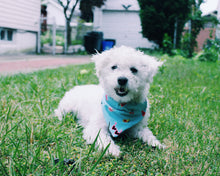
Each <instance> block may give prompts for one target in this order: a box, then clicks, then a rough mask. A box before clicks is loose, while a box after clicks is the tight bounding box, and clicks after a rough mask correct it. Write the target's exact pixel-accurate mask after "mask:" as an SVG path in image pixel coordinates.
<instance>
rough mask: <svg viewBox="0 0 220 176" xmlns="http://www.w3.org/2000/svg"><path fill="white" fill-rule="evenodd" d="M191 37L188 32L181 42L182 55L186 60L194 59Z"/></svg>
mask: <svg viewBox="0 0 220 176" xmlns="http://www.w3.org/2000/svg"><path fill="white" fill-rule="evenodd" d="M190 37H191V35H190V34H189V33H188V32H186V33H185V34H184V35H183V36H182V40H181V50H182V52H181V55H182V56H184V57H186V58H190V57H192V53H193V50H194V49H192V47H191V39H190Z"/></svg>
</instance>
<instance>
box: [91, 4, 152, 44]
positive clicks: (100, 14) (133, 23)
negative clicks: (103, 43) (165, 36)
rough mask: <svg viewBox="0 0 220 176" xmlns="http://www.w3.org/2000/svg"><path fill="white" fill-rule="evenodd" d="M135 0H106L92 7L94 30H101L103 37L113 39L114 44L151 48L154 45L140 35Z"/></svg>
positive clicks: (137, 5)
mask: <svg viewBox="0 0 220 176" xmlns="http://www.w3.org/2000/svg"><path fill="white" fill-rule="evenodd" d="M139 10H140V7H139V4H138V1H137V0H107V1H106V2H105V5H103V6H102V7H101V8H95V9H94V24H93V25H94V30H95V31H102V32H103V34H104V39H115V40H116V46H120V45H127V46H131V47H134V48H136V47H144V48H152V47H153V46H155V44H154V43H153V42H150V41H149V40H147V39H146V38H143V37H142V34H141V31H142V28H141V21H140V17H139Z"/></svg>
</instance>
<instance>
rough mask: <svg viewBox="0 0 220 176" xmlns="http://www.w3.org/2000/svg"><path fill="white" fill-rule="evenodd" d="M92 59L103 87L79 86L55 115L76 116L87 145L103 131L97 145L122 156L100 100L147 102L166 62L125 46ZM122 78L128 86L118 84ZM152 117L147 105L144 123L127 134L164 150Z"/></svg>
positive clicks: (66, 98)
mask: <svg viewBox="0 0 220 176" xmlns="http://www.w3.org/2000/svg"><path fill="white" fill-rule="evenodd" d="M92 60H93V61H94V62H95V67H96V74H97V76H98V78H99V82H100V85H84V86H76V87H74V88H73V89H71V90H70V91H68V92H66V94H65V96H64V97H63V99H62V100H61V101H60V103H59V106H58V109H57V110H55V114H56V116H58V118H59V119H60V120H62V117H63V116H64V115H65V114H66V113H68V112H75V113H77V118H78V120H79V123H80V124H81V125H82V126H83V127H84V130H83V138H84V139H85V140H86V142H87V143H88V144H91V143H93V142H94V140H95V138H96V136H97V134H98V132H99V131H100V134H99V138H98V140H97V143H96V144H97V146H98V147H99V149H102V148H105V147H106V146H107V145H108V144H109V143H111V144H110V147H109V148H108V153H109V154H112V155H114V156H119V154H120V148H119V146H117V145H116V144H115V143H114V140H113V139H112V137H111V135H110V133H109V131H108V125H107V123H106V121H105V119H104V117H103V112H102V108H101V99H102V97H103V95H104V94H107V95H108V96H110V97H112V98H113V99H114V100H115V101H117V102H119V103H128V102H134V103H141V102H144V101H145V100H146V99H147V97H146V95H147V94H148V91H149V87H150V83H151V82H152V81H153V76H154V75H155V74H156V72H157V70H158V67H159V66H161V65H162V64H163V63H162V62H159V61H157V60H156V59H155V58H153V57H151V56H148V55H144V54H143V53H142V52H140V51H136V50H135V49H133V48H129V47H125V46H121V47H119V48H113V49H111V50H108V51H105V52H103V53H101V54H97V55H94V56H93V57H92ZM119 78H126V79H127V82H126V83H125V85H119V81H118V79H119ZM149 116H150V111H149V102H148V105H147V109H146V114H145V116H144V118H143V120H142V121H141V122H139V123H138V124H137V125H135V126H133V127H132V128H130V129H128V130H127V132H128V134H129V135H131V137H135V138H140V139H142V140H143V141H144V142H147V143H148V145H151V146H158V147H159V148H164V147H165V146H164V145H162V144H161V143H160V142H159V141H158V140H157V139H156V137H155V136H154V135H153V134H152V132H151V131H150V129H149V128H148V127H147V120H148V118H149Z"/></svg>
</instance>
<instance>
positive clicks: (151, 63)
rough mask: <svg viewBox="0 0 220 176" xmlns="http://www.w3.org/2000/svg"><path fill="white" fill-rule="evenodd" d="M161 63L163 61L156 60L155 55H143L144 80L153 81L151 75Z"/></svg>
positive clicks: (153, 74)
mask: <svg viewBox="0 0 220 176" xmlns="http://www.w3.org/2000/svg"><path fill="white" fill-rule="evenodd" d="M163 63H164V62H162V61H158V60H157V59H156V58H155V57H152V56H148V55H145V71H146V78H147V79H146V81H147V82H148V83H151V82H153V77H154V76H155V75H156V73H157V72H158V69H159V67H161V66H162V65H163Z"/></svg>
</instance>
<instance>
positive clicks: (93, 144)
mask: <svg viewBox="0 0 220 176" xmlns="http://www.w3.org/2000/svg"><path fill="white" fill-rule="evenodd" d="M100 131H101V129H100V130H99V132H98V134H97V136H96V138H95V140H94V142H93V143H92V145H91V147H90V150H89V153H88V155H87V159H88V158H89V155H90V153H91V152H92V151H93V150H94V148H95V143H96V142H97V140H98V137H99V134H100Z"/></svg>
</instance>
